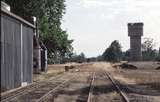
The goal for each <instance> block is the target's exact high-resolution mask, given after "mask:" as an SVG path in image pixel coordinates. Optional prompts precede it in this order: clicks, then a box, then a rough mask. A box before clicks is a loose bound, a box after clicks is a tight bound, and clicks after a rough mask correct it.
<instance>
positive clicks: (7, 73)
mask: <svg viewBox="0 0 160 102" xmlns="http://www.w3.org/2000/svg"><path fill="white" fill-rule="evenodd" d="M33 30H34V29H33V28H32V27H29V26H28V25H26V24H25V23H23V22H21V21H19V20H17V19H15V18H14V17H12V16H10V15H7V14H5V13H2V12H1V35H0V44H1V45H0V46H1V49H0V51H1V52H0V53H1V91H6V90H9V89H13V88H17V87H19V86H21V85H22V82H27V83H30V82H32V68H33V67H32V65H33V64H32V63H33V61H32V59H33V55H32V54H33Z"/></svg>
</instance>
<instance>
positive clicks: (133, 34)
mask: <svg viewBox="0 0 160 102" xmlns="http://www.w3.org/2000/svg"><path fill="white" fill-rule="evenodd" d="M128 36H130V61H140V60H142V52H141V37H142V36H143V23H128Z"/></svg>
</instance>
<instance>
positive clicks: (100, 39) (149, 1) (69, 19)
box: [62, 0, 160, 57]
mask: <svg viewBox="0 0 160 102" xmlns="http://www.w3.org/2000/svg"><path fill="white" fill-rule="evenodd" d="M66 6H67V7H66V14H65V15H64V17H63V22H62V28H63V29H65V30H67V32H68V34H69V38H70V39H74V42H73V47H74V52H76V53H77V54H79V53H80V52H84V53H85V55H86V56H87V57H94V56H98V55H100V54H102V53H103V52H104V50H105V49H106V48H107V47H108V46H109V45H110V43H111V42H112V41H113V40H119V42H120V43H121V45H122V47H123V48H122V49H123V50H127V49H129V47H130V45H129V43H130V41H129V37H128V32H127V23H128V22H143V23H144V36H143V38H144V37H150V38H153V39H154V40H155V42H157V47H156V48H158V46H160V0H66Z"/></svg>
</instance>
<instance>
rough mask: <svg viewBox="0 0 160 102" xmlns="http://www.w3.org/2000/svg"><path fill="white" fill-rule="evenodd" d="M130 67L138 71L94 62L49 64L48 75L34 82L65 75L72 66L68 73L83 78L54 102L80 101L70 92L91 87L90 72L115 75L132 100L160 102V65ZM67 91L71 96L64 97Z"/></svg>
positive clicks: (153, 63) (112, 94) (150, 64)
mask: <svg viewBox="0 0 160 102" xmlns="http://www.w3.org/2000/svg"><path fill="white" fill-rule="evenodd" d="M129 64H132V65H134V66H136V67H137V69H135V70H132V69H122V68H120V67H114V65H115V64H110V63H106V62H95V63H89V64H87V63H85V64H76V63H72V64H63V65H49V67H48V72H47V73H44V74H42V75H43V77H39V76H38V77H35V79H34V80H36V79H38V78H39V79H38V80H46V79H48V78H49V77H54V76H56V75H59V74H64V73H65V70H64V67H65V66H66V65H67V66H71V65H73V66H74V68H73V69H70V70H69V72H70V73H78V75H80V76H79V78H78V79H76V80H75V81H76V82H77V83H75V84H74V81H73V82H72V84H70V85H69V86H68V87H67V88H64V89H61V91H60V92H58V93H59V95H58V96H56V98H55V102H65V101H64V100H69V101H70V102H72V101H74V100H76V99H77V95H75V94H74V95H71V92H74V91H75V90H78V89H83V87H86V86H87V85H88V83H87V79H88V78H87V77H89V74H90V73H91V72H98V71H99V70H105V71H107V72H109V73H111V74H112V76H113V77H114V78H115V79H116V80H117V81H118V82H119V83H120V84H121V85H122V88H124V87H125V91H126V90H127V91H126V93H127V95H128V97H132V98H133V97H134V98H133V99H132V100H131V101H133V102H134V101H137V100H138V101H137V102H143V101H146V102H160V101H159V100H160V71H159V70H156V68H157V67H158V66H159V63H157V62H130V63H129ZM97 82H98V83H97ZM96 85H99V81H96V84H95V86H96ZM74 88H75V89H74ZM67 90H68V93H70V94H68V95H67V94H64V92H66V93H67ZM71 90H72V91H71ZM73 90H74V91H73ZM105 90H107V89H105ZM62 93H63V94H62ZM77 93H79V92H77ZM107 95H108V96H112V98H113V97H114V96H115V95H116V94H115V92H114V91H113V92H112V93H107ZM102 96H103V95H102ZM73 97H74V98H73ZM112 98H111V99H112ZM136 99H137V100H136Z"/></svg>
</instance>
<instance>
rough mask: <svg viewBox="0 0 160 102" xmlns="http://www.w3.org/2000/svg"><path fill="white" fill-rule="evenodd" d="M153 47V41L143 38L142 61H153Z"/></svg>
mask: <svg viewBox="0 0 160 102" xmlns="http://www.w3.org/2000/svg"><path fill="white" fill-rule="evenodd" d="M154 47H155V43H154V39H152V38H144V41H143V43H142V57H143V60H147V61H149V60H155V58H156V56H157V53H156V50H155V49H154Z"/></svg>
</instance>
